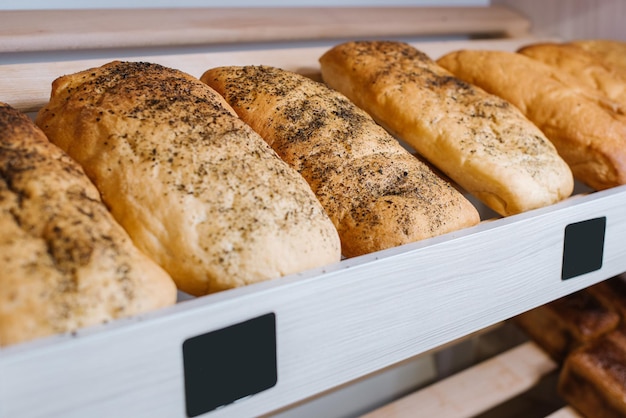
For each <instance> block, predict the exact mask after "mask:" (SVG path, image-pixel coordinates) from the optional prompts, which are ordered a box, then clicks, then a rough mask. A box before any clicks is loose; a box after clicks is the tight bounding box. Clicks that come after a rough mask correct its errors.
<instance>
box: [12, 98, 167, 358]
mask: <svg viewBox="0 0 626 418" xmlns="http://www.w3.org/2000/svg"><path fill="white" fill-rule="evenodd" d="M0 231H2V233H0V265H1V266H2V272H1V273H0V346H3V345H8V344H13V343H17V342H21V341H26V340H30V339H33V338H37V337H43V336H47V335H51V334H56V333H62V332H68V331H73V330H76V329H77V328H79V327H83V326H88V325H94V324H98V323H101V322H106V321H109V320H112V319H114V318H119V317H123V316H129V315H134V314H137V313H140V312H145V311H149V310H152V309H156V308H159V307H163V306H166V305H170V304H173V303H174V302H175V301H176V288H175V286H174V282H173V281H172V279H171V278H170V277H169V276H168V275H167V274H166V273H165V272H164V271H163V270H162V269H161V268H160V267H158V266H157V265H156V264H155V263H154V262H152V261H151V260H150V259H148V257H146V256H145V255H144V254H143V253H141V252H140V251H139V250H137V248H136V247H135V246H134V245H133V243H132V241H131V240H130V238H129V237H128V235H127V233H126V232H125V231H124V229H122V227H121V226H120V225H119V224H118V223H117V222H116V221H115V220H114V219H113V217H112V216H111V214H110V213H109V212H108V210H107V208H106V207H105V205H104V204H103V203H102V201H101V200H100V196H99V194H98V191H97V190H96V188H95V187H94V186H93V184H92V183H91V182H90V181H89V179H88V178H87V176H86V175H85V173H84V172H83V170H82V169H81V168H80V166H79V165H78V164H77V163H76V162H74V161H73V160H72V159H71V158H70V157H69V156H67V154H65V153H64V152H63V151H61V150H60V149H59V148H58V147H56V146H54V145H53V144H51V143H50V142H49V141H48V140H47V139H46V137H45V136H44V134H43V133H42V132H41V130H39V129H38V128H37V127H36V126H35V124H34V123H33V122H32V121H31V120H30V119H28V117H26V115H23V114H21V113H19V112H18V111H17V110H15V109H13V108H11V107H9V106H7V105H4V104H1V103H0Z"/></svg>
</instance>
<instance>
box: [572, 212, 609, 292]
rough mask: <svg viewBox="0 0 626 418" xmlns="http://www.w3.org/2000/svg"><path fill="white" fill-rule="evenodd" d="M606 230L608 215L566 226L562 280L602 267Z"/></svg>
mask: <svg viewBox="0 0 626 418" xmlns="http://www.w3.org/2000/svg"><path fill="white" fill-rule="evenodd" d="M605 231H606V217H601V218H595V219H589V220H587V221H582V222H577V223H573V224H569V225H567V227H565V243H564V247H563V269H562V272H561V279H562V280H566V279H571V278H573V277H577V276H580V275H582V274H585V273H590V272H592V271H596V270H600V269H601V268H602V259H603V256H604V234H605Z"/></svg>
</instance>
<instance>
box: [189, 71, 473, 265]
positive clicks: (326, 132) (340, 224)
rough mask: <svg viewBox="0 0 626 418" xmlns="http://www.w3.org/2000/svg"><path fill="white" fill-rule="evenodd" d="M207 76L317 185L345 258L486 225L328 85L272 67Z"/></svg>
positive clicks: (456, 194)
mask: <svg viewBox="0 0 626 418" xmlns="http://www.w3.org/2000/svg"><path fill="white" fill-rule="evenodd" d="M201 79H202V81H204V82H206V83H207V84H209V85H210V86H211V87H213V88H214V89H215V90H217V91H218V92H219V93H220V94H222V95H223V96H224V97H225V98H226V101H227V102H228V103H229V104H230V105H231V106H232V107H233V108H234V110H235V111H236V112H237V113H238V114H239V116H240V117H241V118H242V119H243V120H244V121H246V122H247V123H248V124H250V125H251V126H252V127H253V128H254V129H255V130H256V131H257V132H258V133H259V134H260V135H261V136H262V137H263V138H264V139H265V140H266V141H267V142H268V143H269V144H270V145H271V146H272V148H274V150H275V151H276V152H277V153H278V154H279V155H280V156H281V157H282V158H283V159H284V160H285V161H286V162H287V163H289V164H290V165H291V166H292V167H294V168H295V169H296V170H298V171H299V172H300V173H301V174H302V175H303V176H304V178H305V179H306V180H307V181H308V182H309V185H310V186H311V188H312V189H313V191H314V192H315V194H316V195H317V197H318V199H319V200H320V202H321V203H322V206H323V207H324V208H325V209H326V211H327V213H328V214H329V216H330V218H331V219H332V221H333V223H334V224H335V226H336V228H337V230H338V231H339V236H340V238H341V243H342V251H343V254H344V255H345V256H346V257H352V256H357V255H361V254H365V253H369V252H373V251H378V250H382V249H385V248H389V247H394V246H397V245H401V244H406V243H409V242H413V241H417V240H421V239H424V238H429V237H433V236H436V235H440V234H444V233H447V232H451V231H454V230H457V229H460V228H464V227H467V226H472V225H475V224H477V223H478V222H479V221H480V218H479V216H478V212H477V211H476V209H475V208H474V206H472V204H471V203H469V201H467V200H466V199H465V198H464V197H463V196H462V195H461V194H460V193H459V192H458V191H457V190H456V189H454V188H453V187H452V186H451V185H450V184H449V183H448V182H447V181H445V180H443V179H442V178H440V177H438V176H437V175H436V174H435V173H434V172H433V171H432V170H431V169H430V168H429V167H428V166H427V165H426V164H424V163H422V162H420V161H419V160H418V159H417V158H415V157H414V156H413V155H411V154H410V153H409V152H408V151H406V150H405V149H404V148H403V147H402V146H401V145H400V144H399V143H398V141H396V140H395V139H394V138H393V137H392V136H391V135H390V134H389V133H387V132H386V131H385V130H384V129H383V128H382V127H380V126H379V125H377V124H376V123H375V122H374V121H373V120H372V118H371V117H369V115H367V113H365V112H364V111H362V110H361V109H359V108H357V107H356V106H355V105H354V104H352V103H351V102H350V101H349V100H348V99H347V98H346V97H345V96H343V95H342V94H340V93H338V92H336V91H334V90H331V89H329V88H328V87H326V86H325V85H323V84H321V83H318V82H315V81H313V80H311V79H309V78H307V77H305V76H302V75H299V74H296V73H293V72H290V71H285V70H282V69H279V68H274V67H267V66H246V67H220V68H214V69H211V70H208V71H207V72H206V73H205V74H204V75H203V76H202V78H201Z"/></svg>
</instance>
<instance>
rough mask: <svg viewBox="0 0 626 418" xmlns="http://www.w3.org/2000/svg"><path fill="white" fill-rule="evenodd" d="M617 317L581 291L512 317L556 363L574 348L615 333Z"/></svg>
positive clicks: (600, 302) (616, 314)
mask: <svg viewBox="0 0 626 418" xmlns="http://www.w3.org/2000/svg"><path fill="white" fill-rule="evenodd" d="M620 319H621V318H620V315H619V313H618V312H616V311H615V310H614V309H613V307H612V306H607V305H606V304H604V303H603V301H601V300H599V299H598V298H596V297H595V296H594V294H593V293H591V292H589V290H588V289H584V290H581V291H578V292H575V293H573V294H570V295H567V296H565V297H562V298H560V299H557V300H555V301H552V302H550V303H547V304H545V305H542V306H539V307H537V308H535V309H532V310H530V311H528V312H524V313H523V314H521V315H518V316H517V317H515V319H514V322H515V323H516V324H517V325H518V326H519V327H520V328H521V329H522V330H523V331H524V332H525V333H526V334H527V335H528V336H529V337H530V338H531V339H532V340H533V341H534V342H535V343H537V345H538V346H539V347H541V348H542V349H543V350H544V351H545V352H547V353H548V354H549V355H550V357H552V358H553V359H554V360H555V361H557V362H558V363H561V362H563V360H565V358H566V357H567V355H568V354H569V353H570V352H572V351H573V350H574V349H576V348H577V347H580V346H581V345H584V344H585V343H588V342H590V341H593V340H595V339H597V338H599V337H600V336H602V335H604V334H606V333H608V332H610V331H612V330H614V329H615V328H617V326H618V325H619V323H620Z"/></svg>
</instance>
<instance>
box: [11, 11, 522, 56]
mask: <svg viewBox="0 0 626 418" xmlns="http://www.w3.org/2000/svg"><path fill="white" fill-rule="evenodd" d="M529 26H530V25H529V22H528V21H527V20H526V19H525V18H524V17H523V16H522V15H520V14H519V13H516V12H513V11H511V9H509V8H507V7H502V6H492V7H389V8H381V7H369V8H367V7H365V8H362V7H359V8H350V7H347V8H346V7H343V8H328V7H327V8H300V7H295V8H254V9H250V8H191V9H176V10H170V9H121V10H43V11H41V10H40V11H32V10H25V11H4V12H0V52H16V51H45V50H66V49H78V48H80V49H86V48H127V47H137V46H141V47H145V46H172V45H208V44H225V43H245V42H253V43H254V42H270V41H271V42H274V41H294V40H321V39H333V38H335V39H336V38H355V37H368V38H372V37H390V36H392V37H401V36H424V35H447V36H449V35H455V34H463V35H469V34H507V35H509V36H513V35H514V36H519V35H521V34H525V33H527V32H528V28H529Z"/></svg>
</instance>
